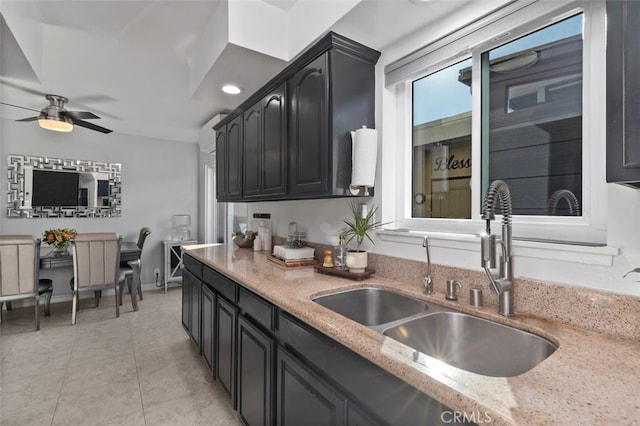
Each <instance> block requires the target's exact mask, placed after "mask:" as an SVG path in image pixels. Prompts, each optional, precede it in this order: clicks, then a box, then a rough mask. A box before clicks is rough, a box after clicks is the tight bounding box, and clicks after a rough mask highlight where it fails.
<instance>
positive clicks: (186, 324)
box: [182, 270, 197, 336]
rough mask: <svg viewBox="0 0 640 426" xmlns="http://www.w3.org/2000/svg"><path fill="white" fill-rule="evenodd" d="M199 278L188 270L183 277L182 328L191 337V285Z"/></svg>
mask: <svg viewBox="0 0 640 426" xmlns="http://www.w3.org/2000/svg"><path fill="white" fill-rule="evenodd" d="M196 279H197V278H196V277H194V276H193V274H192V273H191V272H189V271H188V270H185V271H184V274H183V275H182V327H183V328H184V329H185V331H186V332H187V334H188V335H189V336H191V286H192V285H191V283H192V282H193V281H194V280H196Z"/></svg>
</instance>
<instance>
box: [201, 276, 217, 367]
mask: <svg viewBox="0 0 640 426" xmlns="http://www.w3.org/2000/svg"><path fill="white" fill-rule="evenodd" d="M215 306H216V295H215V294H214V293H213V291H212V290H211V289H210V288H209V286H208V285H206V284H203V286H202V324H201V327H202V333H201V345H200V346H201V347H202V357H203V358H204V361H205V362H206V363H207V367H209V370H210V371H211V372H212V374H213V369H214V365H215V358H214V347H215V345H214V343H215V332H214V330H215Z"/></svg>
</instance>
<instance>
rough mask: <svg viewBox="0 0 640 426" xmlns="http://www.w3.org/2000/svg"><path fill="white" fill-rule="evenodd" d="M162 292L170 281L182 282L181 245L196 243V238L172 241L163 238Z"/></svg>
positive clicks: (165, 290)
mask: <svg viewBox="0 0 640 426" xmlns="http://www.w3.org/2000/svg"><path fill="white" fill-rule="evenodd" d="M162 244H163V245H164V258H163V263H164V292H165V293H166V292H167V285H168V284H169V283H170V282H176V281H180V282H182V250H181V249H180V247H181V246H188V245H191V244H198V242H197V241H196V240H184V241H173V240H164V241H162Z"/></svg>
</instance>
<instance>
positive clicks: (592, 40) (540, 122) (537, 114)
mask: <svg viewBox="0 0 640 426" xmlns="http://www.w3.org/2000/svg"><path fill="white" fill-rule="evenodd" d="M549 6H550V4H549V3H548V2H530V3H528V4H524V2H522V3H520V2H515V3H511V4H509V5H508V6H505V7H504V8H503V9H501V10H500V11H498V12H496V14H497V16H492V17H491V18H488V19H485V18H482V19H479V21H481V22H480V24H478V23H477V22H473V23H471V24H469V25H468V26H467V27H465V28H462V29H461V30H459V31H457V32H454V33H452V34H451V35H449V36H446V37H444V38H443V39H440V40H437V41H436V42H434V43H432V45H429V46H425V47H424V48H422V49H420V50H418V51H416V52H414V53H412V54H411V55H409V56H407V57H405V58H402V59H400V60H398V61H397V62H396V63H393V64H389V65H387V67H386V68H385V78H386V84H387V87H390V86H391V85H396V86H395V87H396V90H395V94H396V97H397V98H396V99H397V100H400V99H402V98H403V97H404V99H406V103H403V102H399V103H397V104H396V106H395V108H394V111H395V112H396V116H397V122H396V123H397V126H400V127H402V126H407V124H408V126H407V127H404V128H405V129H408V128H409V129H410V131H409V132H408V133H407V131H406V130H402V129H400V128H397V129H396V134H397V136H398V137H399V138H401V139H403V140H405V141H406V142H404V145H403V147H401V148H399V149H402V152H401V153H400V151H399V155H400V157H399V158H400V160H401V163H398V166H397V172H399V173H400V174H404V173H406V177H405V178H401V179H400V180H399V181H398V191H397V195H396V194H391V195H389V196H387V198H385V199H384V200H383V203H384V202H385V201H386V200H387V199H389V201H395V203H394V204H395V205H396V206H398V207H396V208H395V215H396V216H395V219H396V221H395V222H396V223H397V224H398V228H402V229H409V230H422V231H435V232H448V233H451V232H453V233H465V234H467V233H472V234H473V233H478V232H480V231H481V229H482V227H481V225H480V223H481V221H480V214H481V209H482V200H483V197H484V194H485V192H486V189H487V188H488V186H489V184H490V183H491V182H492V181H494V180H498V179H500V180H504V181H506V182H507V184H508V185H509V188H510V190H511V198H512V204H513V213H514V217H513V224H514V233H513V234H514V237H515V238H525V239H536V240H555V241H564V242H572V243H573V242H577V243H589V244H592V243H595V244H600V243H603V242H605V241H606V225H605V223H606V205H604V203H602V201H604V200H602V199H600V202H599V201H598V196H596V195H597V194H598V193H599V191H602V192H603V193H604V192H605V191H606V183H605V182H604V178H603V176H604V166H603V164H602V161H601V160H602V153H601V152H602V149H603V146H604V142H603V140H604V128H605V121H604V108H603V106H602V104H603V102H602V99H604V96H605V92H604V88H603V85H602V84H601V83H599V82H602V81H604V80H603V79H604V66H603V64H602V60H601V59H591V58H602V54H603V52H604V48H605V40H604V24H605V21H606V20H605V14H604V3H600V2H597V3H594V2H589V1H585V2H580V1H577V2H561V3H560V2H559V3H554V4H553V7H551V8H550V7H549ZM594 28H597V29H596V30H594ZM420 67H422V70H423V71H422V72H420V71H419V69H420ZM583 117H584V119H583ZM405 123H406V124H405ZM409 147H410V150H407V148H409ZM403 164H404V165H405V166H403ZM408 166H410V168H409V167H408ZM409 169H410V170H409ZM383 170H384V166H383ZM387 170H395V169H390V168H389V167H388V168H387ZM385 220H389V217H388V216H387V217H385ZM479 225H480V226H479Z"/></svg>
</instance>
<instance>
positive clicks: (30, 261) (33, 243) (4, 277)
mask: <svg viewBox="0 0 640 426" xmlns="http://www.w3.org/2000/svg"><path fill="white" fill-rule="evenodd" d="M39 261H40V242H39V241H38V240H35V239H34V238H33V236H31V235H2V236H0V297H2V296H14V295H20V294H33V293H34V292H37V291H38V279H37V277H38V262H39Z"/></svg>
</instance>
